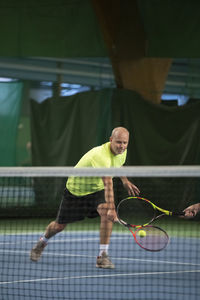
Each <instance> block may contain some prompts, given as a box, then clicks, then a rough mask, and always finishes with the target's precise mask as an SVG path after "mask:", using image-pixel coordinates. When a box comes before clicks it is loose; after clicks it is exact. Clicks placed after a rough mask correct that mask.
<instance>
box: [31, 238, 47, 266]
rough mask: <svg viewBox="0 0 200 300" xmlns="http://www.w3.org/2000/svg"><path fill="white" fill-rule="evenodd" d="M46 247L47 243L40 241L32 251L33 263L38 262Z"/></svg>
mask: <svg viewBox="0 0 200 300" xmlns="http://www.w3.org/2000/svg"><path fill="white" fill-rule="evenodd" d="M46 245H47V243H45V242H44V241H43V240H39V241H38V242H37V244H36V245H35V246H34V247H33V249H32V250H31V254H30V259H31V260H32V261H38V260H39V258H40V256H41V255H42V252H43V250H44V248H45V247H46Z"/></svg>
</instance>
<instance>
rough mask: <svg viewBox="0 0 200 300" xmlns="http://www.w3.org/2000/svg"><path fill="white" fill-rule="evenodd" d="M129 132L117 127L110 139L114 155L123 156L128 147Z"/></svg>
mask: <svg viewBox="0 0 200 300" xmlns="http://www.w3.org/2000/svg"><path fill="white" fill-rule="evenodd" d="M128 142H129V132H128V130H127V129H126V128H124V127H116V128H114V129H113V131H112V135H111V137H110V150H111V152H112V153H113V154H114V155H118V154H122V153H123V152H124V151H125V150H126V149H127V147H128Z"/></svg>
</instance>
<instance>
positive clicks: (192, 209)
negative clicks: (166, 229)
mask: <svg viewBox="0 0 200 300" xmlns="http://www.w3.org/2000/svg"><path fill="white" fill-rule="evenodd" d="M199 211H200V203H196V204H193V205H190V206H188V207H187V208H186V209H184V213H185V217H186V218H194V217H195V216H196V214H197V213H198V212H199Z"/></svg>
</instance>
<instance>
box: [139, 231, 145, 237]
mask: <svg viewBox="0 0 200 300" xmlns="http://www.w3.org/2000/svg"><path fill="white" fill-rule="evenodd" d="M138 234H139V236H140V237H145V236H146V235H147V234H146V231H145V230H140V231H139V232H138Z"/></svg>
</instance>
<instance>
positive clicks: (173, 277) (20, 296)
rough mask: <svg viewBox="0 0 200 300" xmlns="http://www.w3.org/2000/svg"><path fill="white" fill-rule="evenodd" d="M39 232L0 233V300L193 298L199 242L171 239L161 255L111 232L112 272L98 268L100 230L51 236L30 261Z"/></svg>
mask: <svg viewBox="0 0 200 300" xmlns="http://www.w3.org/2000/svg"><path fill="white" fill-rule="evenodd" d="M38 237H39V234H35V233H34V234H31V233H30V234H16V235H14V234H12V235H11V234H7V235H3V234H2V235H0V263H1V272H0V299H1V300H24V299H27V300H28V299H29V300H35V299H37V300H42V299H47V300H57V299H63V300H64V299H65V300H67V299H87V300H95V299H101V300H129V299H130V300H133V299H136V300H140V299H142V300H148V299H149V300H150V299H159V300H160V299H162V300H188V299H189V300H197V299H200V254H199V251H200V240H199V239H198V238H180V237H179V238H178V237H176V238H171V240H170V243H169V245H168V246H167V248H166V249H165V250H163V251H160V252H155V253H152V252H148V251H145V250H142V249H141V248H140V247H139V246H138V245H136V243H135V242H134V239H133V238H132V237H131V236H130V234H129V233H127V234H126V233H113V235H112V238H111V243H110V249H109V254H110V256H111V258H112V261H113V262H114V263H115V266H116V268H115V269H110V270H109V269H105V270H103V269H97V268H96V267H95V263H96V256H97V255H98V248H99V236H98V232H86V231H83V232H80V231H78V232H75V231H74V232H64V233H60V234H58V235H56V236H55V237H54V238H52V239H51V240H50V242H49V244H48V246H47V247H46V248H45V251H44V253H43V255H42V257H41V259H40V260H39V261H38V262H36V263H35V262H32V261H30V259H29V254H30V249H31V248H32V247H33V245H34V244H35V242H36V241H37V239H38Z"/></svg>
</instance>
